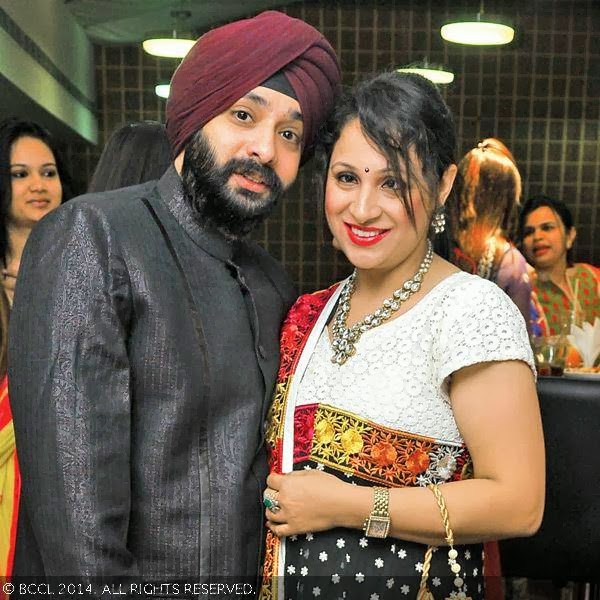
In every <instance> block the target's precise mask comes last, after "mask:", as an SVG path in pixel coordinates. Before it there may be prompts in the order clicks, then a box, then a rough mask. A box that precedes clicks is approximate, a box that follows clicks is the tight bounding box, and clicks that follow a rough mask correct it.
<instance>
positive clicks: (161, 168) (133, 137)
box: [88, 121, 171, 192]
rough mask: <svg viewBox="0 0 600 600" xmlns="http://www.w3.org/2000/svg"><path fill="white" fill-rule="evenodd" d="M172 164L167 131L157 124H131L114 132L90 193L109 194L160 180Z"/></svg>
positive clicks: (91, 183) (100, 161) (98, 165)
mask: <svg viewBox="0 0 600 600" xmlns="http://www.w3.org/2000/svg"><path fill="white" fill-rule="evenodd" d="M170 164H171V146H170V145H169V141H168V140H167V134H166V133H165V127H164V125H162V124H161V123H157V122H155V121H142V122H140V123H128V124H127V125H123V126H122V127H119V128H118V129H116V130H115V131H113V132H112V134H111V136H110V137H109V138H108V142H106V145H105V146H104V150H103V151H102V154H101V156H100V159H99V161H98V164H97V165H96V170H95V171H94V174H93V175H92V179H91V181H90V186H89V188H88V192H105V191H108V190H116V189H118V188H122V187H127V186H130V185H137V184H138V183H145V182H146V181H151V180H153V179H160V178H161V177H162V175H163V174H164V172H165V171H166V170H167V168H168V167H169V165H170Z"/></svg>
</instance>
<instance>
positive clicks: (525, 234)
mask: <svg viewBox="0 0 600 600" xmlns="http://www.w3.org/2000/svg"><path fill="white" fill-rule="evenodd" d="M533 232H534V229H533V227H525V229H523V237H524V238H526V237H529V236H530V235H533Z"/></svg>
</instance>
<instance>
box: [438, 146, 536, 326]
mask: <svg viewBox="0 0 600 600" xmlns="http://www.w3.org/2000/svg"><path fill="white" fill-rule="evenodd" d="M455 191H456V194H455V195H454V197H453V198H451V199H449V201H448V206H447V208H448V213H449V217H450V219H449V225H450V237H451V239H452V241H453V243H454V244H455V251H454V257H453V262H454V263H455V264H456V265H457V266H459V267H461V268H462V269H463V270H467V271H468V272H471V273H476V274H477V275H479V276H480V277H483V278H485V279H489V280H490V281H493V282H494V283H496V284H497V285H499V286H500V287H501V288H502V289H503V290H504V291H505V292H506V293H507V294H508V295H509V296H510V298H511V299H512V300H513V302H514V303H515V304H516V305H517V306H518V307H519V310H520V311H521V313H522V314H523V317H524V319H525V322H526V323H529V320H530V312H529V311H530V302H531V284H530V281H529V275H528V272H527V263H526V261H525V258H524V257H523V255H522V254H521V253H520V252H519V250H517V248H516V247H515V246H514V244H512V243H511V242H510V239H511V237H512V234H513V233H514V229H515V224H516V221H517V218H518V211H519V198H520V196H521V175H520V174H519V170H518V169H517V165H516V163H515V160H514V158H513V156H512V154H511V152H510V151H509V150H508V148H507V147H506V146H505V145H504V144H503V143H502V142H501V141H500V140H497V139H495V138H488V139H485V140H483V141H482V142H480V143H479V144H477V147H475V148H473V149H472V150H470V151H469V152H467V153H466V154H465V156H464V157H463V158H462V159H461V161H460V163H459V164H458V174H457V177H456V184H455ZM465 265H466V266H465ZM471 265H472V268H471Z"/></svg>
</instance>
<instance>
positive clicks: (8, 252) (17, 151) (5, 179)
mask: <svg viewBox="0 0 600 600" xmlns="http://www.w3.org/2000/svg"><path fill="white" fill-rule="evenodd" d="M70 197H71V179H70V177H69V175H68V173H67V171H66V169H65V165H64V163H63V161H62V158H61V156H60V152H59V151H58V149H57V147H56V143H55V141H54V140H53V139H52V136H51V135H50V133H49V132H48V131H47V130H46V129H44V128H43V127H40V126H39V125H37V124H36V123H32V122H30V121H22V120H19V119H15V118H12V119H7V120H5V121H3V122H2V123H0V260H2V283H3V287H4V291H5V293H6V296H7V298H8V301H9V302H10V303H11V304H12V299H13V292H14V288H15V282H16V277H17V273H18V271H19V264H20V262H21V254H22V252H23V248H24V247H25V242H26V241H27V238H28V237H29V234H30V232H31V230H32V228H33V226H34V225H35V224H36V223H37V222H38V221H39V220H40V219H41V218H42V217H43V216H44V215H46V214H48V213H49V212H50V211H52V210H54V209H55V208H56V207H57V206H59V204H60V203H61V202H63V201H64V200H67V199H69V198H70Z"/></svg>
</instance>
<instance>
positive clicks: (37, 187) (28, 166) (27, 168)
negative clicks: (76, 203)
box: [9, 137, 62, 227]
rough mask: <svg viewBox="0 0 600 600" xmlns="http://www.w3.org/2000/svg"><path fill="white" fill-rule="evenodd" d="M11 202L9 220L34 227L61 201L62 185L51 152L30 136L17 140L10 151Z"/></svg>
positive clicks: (15, 223)
mask: <svg viewBox="0 0 600 600" xmlns="http://www.w3.org/2000/svg"><path fill="white" fill-rule="evenodd" d="M10 177H11V183H12V187H11V190H12V202H11V205H10V210H9V219H10V221H11V222H12V223H13V224H14V225H17V226H19V227H33V225H35V223H37V222H38V221H39V220H40V219H41V218H42V217H43V216H44V215H46V214H48V213H49V212H50V211H52V210H54V209H55V208H56V207H57V206H58V205H59V204H60V203H61V200H62V186H61V183H60V178H59V176H58V170H57V168H56V160H55V158H54V154H53V153H52V150H50V148H48V146H47V145H46V144H45V143H44V142H42V141H41V140H39V139H37V138H33V137H21V138H18V139H17V140H16V141H15V142H14V143H13V145H12V148H11V151H10Z"/></svg>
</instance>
